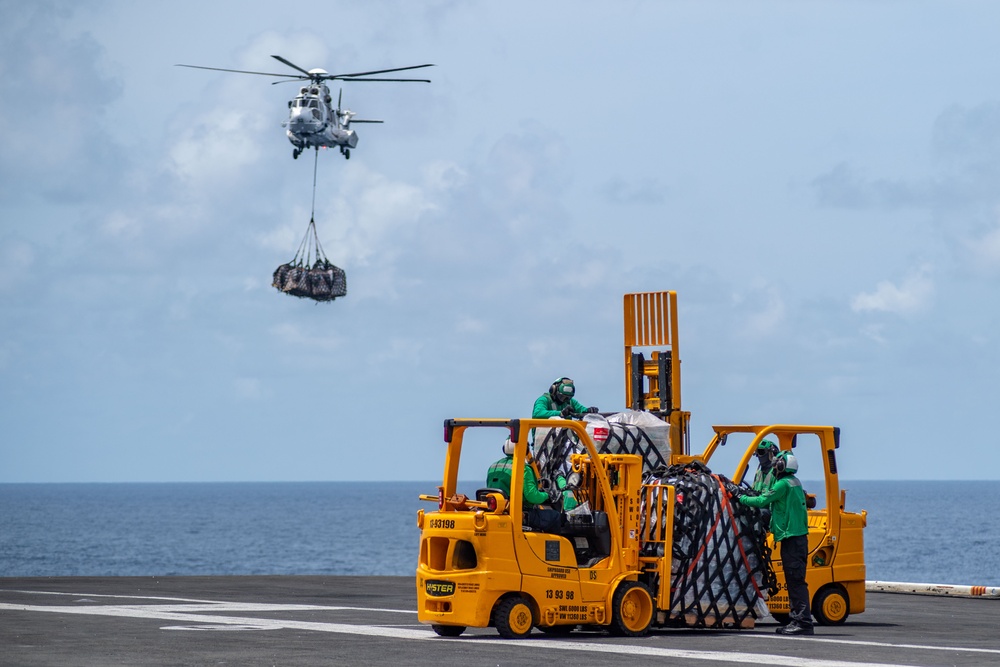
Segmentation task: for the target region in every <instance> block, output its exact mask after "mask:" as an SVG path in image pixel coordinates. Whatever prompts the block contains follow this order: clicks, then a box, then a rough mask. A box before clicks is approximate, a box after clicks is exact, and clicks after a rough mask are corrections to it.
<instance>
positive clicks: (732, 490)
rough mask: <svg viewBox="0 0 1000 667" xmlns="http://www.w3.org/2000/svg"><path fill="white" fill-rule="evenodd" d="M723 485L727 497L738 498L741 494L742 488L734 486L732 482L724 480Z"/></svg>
mask: <svg viewBox="0 0 1000 667" xmlns="http://www.w3.org/2000/svg"><path fill="white" fill-rule="evenodd" d="M724 486H725V488H726V492H727V493H729V497H730V498H737V499H738V498H739V497H740V496H742V495H743V489H741V488H740V487H738V486H736V485H735V484H733V483H732V482H725V483H724Z"/></svg>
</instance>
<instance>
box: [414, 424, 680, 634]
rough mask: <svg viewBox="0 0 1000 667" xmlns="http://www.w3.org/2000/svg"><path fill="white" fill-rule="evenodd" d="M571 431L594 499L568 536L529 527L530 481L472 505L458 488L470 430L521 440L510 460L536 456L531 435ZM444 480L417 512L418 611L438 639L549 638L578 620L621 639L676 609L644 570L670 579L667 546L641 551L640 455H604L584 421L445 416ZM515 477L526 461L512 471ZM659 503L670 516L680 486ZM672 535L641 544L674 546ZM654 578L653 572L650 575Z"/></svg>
mask: <svg viewBox="0 0 1000 667" xmlns="http://www.w3.org/2000/svg"><path fill="white" fill-rule="evenodd" d="M548 427H562V428H565V429H569V430H570V431H571V432H572V433H573V434H574V435H575V436H576V438H577V439H578V441H579V442H580V443H581V445H582V446H583V447H584V448H585V452H584V453H580V454H574V455H573V461H572V464H573V467H574V470H575V471H577V472H579V473H580V475H581V478H582V480H583V481H582V484H581V485H580V487H579V488H578V489H577V492H578V497H579V498H580V499H581V500H583V501H586V502H588V503H589V506H590V508H591V509H592V520H591V521H588V522H587V523H586V524H585V525H583V526H580V527H572V526H569V527H567V528H565V529H563V530H561V531H560V534H552V533H542V532H536V531H533V530H531V529H530V528H528V527H526V526H524V525H522V520H521V517H522V516H523V511H524V510H525V509H526V508H525V507H523V502H522V499H523V490H524V489H523V484H524V481H523V478H522V475H520V474H514V475H511V487H510V493H509V496H508V494H505V493H503V492H502V491H501V490H498V489H480V490H478V491H477V492H476V498H474V499H473V498H469V497H467V496H466V495H464V494H461V493H458V490H457V489H458V481H459V480H458V474H457V473H458V465H459V461H460V458H461V455H462V445H463V442H464V440H465V437H466V433H467V431H468V430H469V429H474V428H498V429H503V431H505V432H501V434H500V435H499V436H498V438H497V439H496V442H498V443H499V442H503V440H504V437H505V436H506V437H509V438H510V440H511V441H512V442H513V444H514V454H513V461H525V460H526V459H527V456H528V434H529V432H530V431H531V430H532V429H534V428H548ZM444 429H445V441H446V442H447V443H448V452H447V455H446V459H445V461H446V462H445V470H444V480H443V483H442V484H441V486H439V487H438V494H437V496H436V497H435V496H431V495H423V496H421V499H422V500H428V501H437V503H438V508H437V511H432V512H425V511H424V510H422V509H421V510H419V511H418V512H417V525H418V526H419V527H420V529H421V537H420V558H419V562H418V565H417V614H418V618H419V620H420V621H421V622H422V623H429V624H431V625H432V627H433V628H434V630H435V632H437V633H438V634H439V635H442V636H446V637H455V636H458V635H460V634H461V633H462V632H464V631H465V629H466V628H467V627H480V628H482V627H488V626H493V627H495V628H496V629H497V632H499V634H500V635H501V636H502V637H506V638H511V639H513V638H521V637H525V636H527V635H528V633H529V632H530V631H531V629H532V628H533V627H538V628H539V629H540V630H541V631H543V632H546V633H549V634H561V633H566V632H570V631H572V630H573V629H574V628H575V627H576V626H577V625H593V626H604V627H606V628H607V629H608V630H609V631H611V632H612V633H615V634H618V635H623V636H637V635H642V634H644V633H645V632H646V631H647V630H648V628H649V626H650V624H651V622H652V621H653V619H654V614H655V612H656V610H657V609H666V608H667V607H668V606H669V604H668V602H669V596H670V589H669V585H666V586H661V587H658V588H657V589H656V590H651V589H650V587H649V585H648V584H647V583H643V582H642V581H639V575H640V573H643V572H646V573H655V574H659V575H660V576H659V578H658V580H659V581H664V582H669V581H670V576H669V575H670V559H671V550H670V549H669V548H667V549H665V555H664V556H662V557H655V558H653V557H641V556H640V522H639V505H640V488H641V486H642V484H641V481H642V480H641V476H642V459H641V457H639V456H638V455H634V454H599V453H598V451H597V449H596V447H595V445H594V443H593V441H592V440H591V438H590V436H589V435H588V434H587V432H586V429H585V426H584V424H583V422H580V421H570V420H551V419H511V420H503V419H449V420H447V421H445V425H444ZM514 469H515V471H519V470H520V466H515V468H514ZM663 488H664V493H662V494H660V497H659V500H658V501H657V503H656V504H657V505H658V507H659V510H660V511H661V512H663V513H665V515H666V516H673V502H674V495H673V490H672V489H671V488H670V487H663ZM669 527H670V525H669V524H668V525H667V530H666V531H665V532H664V531H663V530H659V531H657V530H655V529H653V528H652V527H651V530H650V531H649V532H651V533H652V534H648V535H645V536H644V537H645V538H646V539H648V540H650V541H658V542H659V543H663V544H666V545H669V544H670V543H671V540H672V536H671V534H670V531H669ZM646 578H647V580H648V577H646Z"/></svg>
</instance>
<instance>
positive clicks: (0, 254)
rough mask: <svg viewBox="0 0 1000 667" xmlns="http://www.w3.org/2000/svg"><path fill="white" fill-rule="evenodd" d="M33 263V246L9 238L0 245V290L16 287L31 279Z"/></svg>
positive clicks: (4, 290)
mask: <svg viewBox="0 0 1000 667" xmlns="http://www.w3.org/2000/svg"><path fill="white" fill-rule="evenodd" d="M34 264H35V250H34V248H33V247H32V246H31V245H30V244H28V243H26V242H24V241H19V240H9V241H6V242H4V243H3V244H2V245H0V292H7V291H12V290H15V289H17V288H18V287H19V286H21V285H23V284H24V283H25V282H26V281H31V280H32V267H33V266H34Z"/></svg>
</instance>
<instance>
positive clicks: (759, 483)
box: [751, 468, 774, 493]
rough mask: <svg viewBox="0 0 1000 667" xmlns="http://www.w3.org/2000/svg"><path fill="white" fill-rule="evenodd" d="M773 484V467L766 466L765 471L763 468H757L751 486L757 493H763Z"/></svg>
mask: <svg viewBox="0 0 1000 667" xmlns="http://www.w3.org/2000/svg"><path fill="white" fill-rule="evenodd" d="M773 484H774V468H768V469H767V470H766V471H765V470H764V469H763V468H758V469H757V474H756V475H754V478H753V486H752V487H751V488H752V489H753V490H754V491H756V492H757V493H764V492H765V491H767V490H768V489H770V488H771V485H773Z"/></svg>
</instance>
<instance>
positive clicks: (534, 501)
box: [486, 456, 549, 509]
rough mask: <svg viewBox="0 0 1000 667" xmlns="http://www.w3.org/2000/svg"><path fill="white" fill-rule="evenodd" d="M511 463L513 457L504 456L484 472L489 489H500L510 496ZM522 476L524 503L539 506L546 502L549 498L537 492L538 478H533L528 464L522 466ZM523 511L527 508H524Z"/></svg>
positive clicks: (533, 473)
mask: <svg viewBox="0 0 1000 667" xmlns="http://www.w3.org/2000/svg"><path fill="white" fill-rule="evenodd" d="M513 463H514V457H513V456H506V457H504V458H502V459H500V460H499V461H497V462H496V463H494V464H493V465H491V466H490V468H489V470H487V471H486V486H487V487H488V488H491V489H501V490H503V492H504V493H506V494H507V495H508V496H510V475H511V468H512V466H513ZM523 475H524V477H523V480H524V492H523V494H522V495H523V496H524V501H525V502H526V503H529V504H531V505H540V504H541V503H544V502H547V501H548V499H549V496H548V494H547V493H545V492H544V491H539V490H538V478H536V477H535V471H534V470H533V469H532V468H531V465H530V464H528V463H525V464H524V473H523ZM524 509H528V508H527V507H525V508H524Z"/></svg>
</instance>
